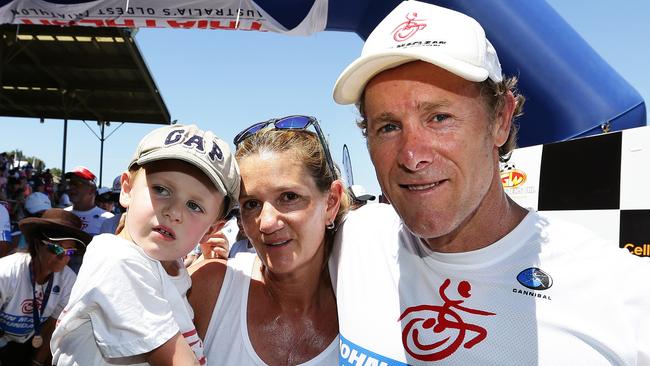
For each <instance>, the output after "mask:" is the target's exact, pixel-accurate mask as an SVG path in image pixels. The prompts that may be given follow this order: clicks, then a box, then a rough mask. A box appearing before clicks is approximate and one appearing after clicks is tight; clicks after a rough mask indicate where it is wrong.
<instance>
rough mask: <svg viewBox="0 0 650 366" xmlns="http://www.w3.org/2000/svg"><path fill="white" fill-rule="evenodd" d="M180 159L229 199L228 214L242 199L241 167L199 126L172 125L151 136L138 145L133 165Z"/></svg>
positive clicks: (223, 144) (230, 154)
mask: <svg viewBox="0 0 650 366" xmlns="http://www.w3.org/2000/svg"><path fill="white" fill-rule="evenodd" d="M167 159H177V160H182V161H185V162H187V163H190V164H192V165H194V166H196V167H197V168H199V169H201V171H203V172H204V173H205V174H206V175H207V176H208V178H210V180H211V181H212V183H214V185H215V187H217V190H218V191H219V192H221V193H222V194H223V195H224V196H226V197H229V198H230V199H229V204H228V207H227V211H226V214H227V213H228V212H230V210H231V209H232V208H233V207H234V206H235V205H236V204H237V200H238V199H239V181H240V176H239V167H238V166H237V162H236V161H235V159H234V156H233V155H232V153H231V151H230V147H229V146H228V144H227V143H226V142H225V141H223V140H222V139H220V138H218V137H217V136H216V135H215V134H214V133H212V131H203V130H201V129H199V128H198V127H196V125H187V126H183V125H172V126H165V127H161V128H158V129H155V130H153V131H151V132H149V133H148V134H147V135H146V136H145V137H144V138H143V139H142V140H141V141H140V143H139V144H138V149H137V150H136V151H135V155H134V156H133V159H132V160H131V163H130V164H129V169H131V168H133V166H134V165H136V164H137V165H139V166H143V165H144V164H147V163H150V162H153V161H157V160H167Z"/></svg>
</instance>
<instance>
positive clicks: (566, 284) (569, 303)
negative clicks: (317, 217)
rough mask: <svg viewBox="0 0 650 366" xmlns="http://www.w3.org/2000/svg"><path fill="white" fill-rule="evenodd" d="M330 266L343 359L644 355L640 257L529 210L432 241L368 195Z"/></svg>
mask: <svg viewBox="0 0 650 366" xmlns="http://www.w3.org/2000/svg"><path fill="white" fill-rule="evenodd" d="M330 270H331V274H332V280H333V284H334V287H335V291H336V295H337V302H338V314H339V331H340V334H341V349H340V356H341V359H340V364H341V365H347V364H364V365H365V364H370V363H372V364H376V365H379V364H384V363H385V365H404V364H411V365H421V364H427V363H431V362H440V363H444V364H445V365H611V364H615V365H648V364H650V287H649V286H648V282H647V281H648V278H650V263H648V262H647V261H643V260H642V259H641V258H638V257H635V256H632V255H630V254H629V252H627V251H626V250H622V249H619V248H618V245H616V244H615V243H607V242H603V241H602V240H600V239H599V238H597V237H596V236H594V235H593V234H592V233H590V232H588V231H587V230H586V229H584V228H582V227H579V226H577V225H574V224H572V223H567V222H563V221H558V220H551V219H548V218H545V217H543V216H541V215H539V214H537V213H535V212H530V213H529V214H528V215H527V216H526V217H525V219H524V220H523V221H522V222H521V223H520V224H519V225H518V226H517V227H516V228H515V229H514V230H513V231H512V232H510V233H509V234H508V235H506V236H505V237H504V238H502V239H501V240H499V241H497V242H496V243H494V244H492V245H490V246H488V247H485V248H482V249H479V250H476V251H471V252H466V253H438V252H432V251H431V250H430V249H429V248H428V247H427V246H426V245H425V244H424V243H423V242H422V241H421V240H420V239H418V238H417V237H415V236H414V235H413V234H411V233H410V232H409V230H408V229H407V228H406V227H405V226H404V225H403V224H402V222H401V220H400V218H399V217H398V216H397V214H396V213H395V212H394V210H393V209H392V207H390V206H388V205H373V206H370V205H368V206H365V207H363V208H361V209H359V210H357V211H355V212H352V213H350V215H349V217H348V219H347V220H346V222H345V224H344V225H343V227H342V228H341V229H340V231H339V233H338V234H337V240H336V243H335V248H334V251H333V253H332V257H331V261H330ZM360 360H361V361H360ZM364 362H365V363H364ZM382 362H384V363H382Z"/></svg>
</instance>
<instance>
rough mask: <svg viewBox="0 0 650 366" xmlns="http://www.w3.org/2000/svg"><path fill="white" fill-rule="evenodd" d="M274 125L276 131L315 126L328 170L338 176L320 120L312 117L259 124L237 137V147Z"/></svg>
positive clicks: (282, 119)
mask: <svg viewBox="0 0 650 366" xmlns="http://www.w3.org/2000/svg"><path fill="white" fill-rule="evenodd" d="M271 125H273V127H274V129H276V130H306V129H307V128H308V127H309V126H314V129H315V130H316V136H318V141H320V144H321V146H322V147H323V152H324V153H325V159H326V160H327V165H328V168H329V169H330V173H332V176H333V177H334V178H336V176H337V174H336V171H335V169H334V160H332V155H331V154H330V149H329V147H328V145H327V140H326V139H325V135H324V134H323V131H322V130H321V129H320V125H319V123H318V120H317V119H316V118H314V117H310V116H288V117H283V118H274V119H270V120H268V121H265V122H258V123H256V124H254V125H252V126H250V127H248V128H246V129H244V130H243V131H241V132H240V133H238V134H237V136H235V138H234V139H233V142H234V144H235V147H237V146H239V144H240V143H242V141H244V140H246V139H247V138H249V137H251V136H253V135H254V134H256V133H257V132H259V131H261V130H263V129H265V128H266V127H268V126H271Z"/></svg>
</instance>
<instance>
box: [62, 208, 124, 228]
mask: <svg viewBox="0 0 650 366" xmlns="http://www.w3.org/2000/svg"><path fill="white" fill-rule="evenodd" d="M65 210H66V211H70V212H72V213H73V214H75V215H77V217H79V218H80V219H81V230H83V231H85V232H87V233H88V234H90V235H97V234H100V233H101V230H100V229H101V227H102V222H104V220H106V219H109V218H111V217H113V214H112V213H110V212H108V211H106V210H104V209H102V208H101V207H97V206H95V207H93V208H91V209H90V210H88V211H77V210H73V209H72V206H70V207H66V208H65Z"/></svg>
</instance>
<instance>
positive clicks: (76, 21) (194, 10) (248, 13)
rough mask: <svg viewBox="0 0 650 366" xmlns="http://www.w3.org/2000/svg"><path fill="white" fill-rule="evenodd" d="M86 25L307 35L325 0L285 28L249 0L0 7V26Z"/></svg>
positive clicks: (25, 0) (19, 0) (320, 22)
mask: <svg viewBox="0 0 650 366" xmlns="http://www.w3.org/2000/svg"><path fill="white" fill-rule="evenodd" d="M5 23H12V24H38V25H59V26H66V25H68V26H70V25H82V26H91V27H127V28H136V27H137V28H141V27H145V28H183V29H193V28H197V29H225V30H228V29H230V30H235V29H237V30H248V31H259V32H266V31H271V32H279V33H287V34H295V35H309V34H312V33H315V32H320V31H323V30H324V29H325V25H326V24H327V0H316V1H314V5H313V6H312V8H311V10H310V11H309V12H308V13H307V14H306V16H305V19H303V20H302V22H301V23H299V24H298V25H297V26H296V27H295V28H293V29H287V28H286V27H284V26H283V25H282V24H281V23H280V22H278V21H276V20H275V19H273V17H271V16H270V15H269V14H268V13H266V12H265V11H264V9H263V8H262V7H260V6H259V5H257V4H256V3H255V2H254V1H253V0H189V1H182V2H178V1H174V0H130V1H127V2H124V1H123V0H96V1H83V0H78V1H76V2H75V1H67V2H66V3H61V1H44V0H14V1H9V2H8V3H7V4H5V5H4V6H2V7H0V24H5Z"/></svg>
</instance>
